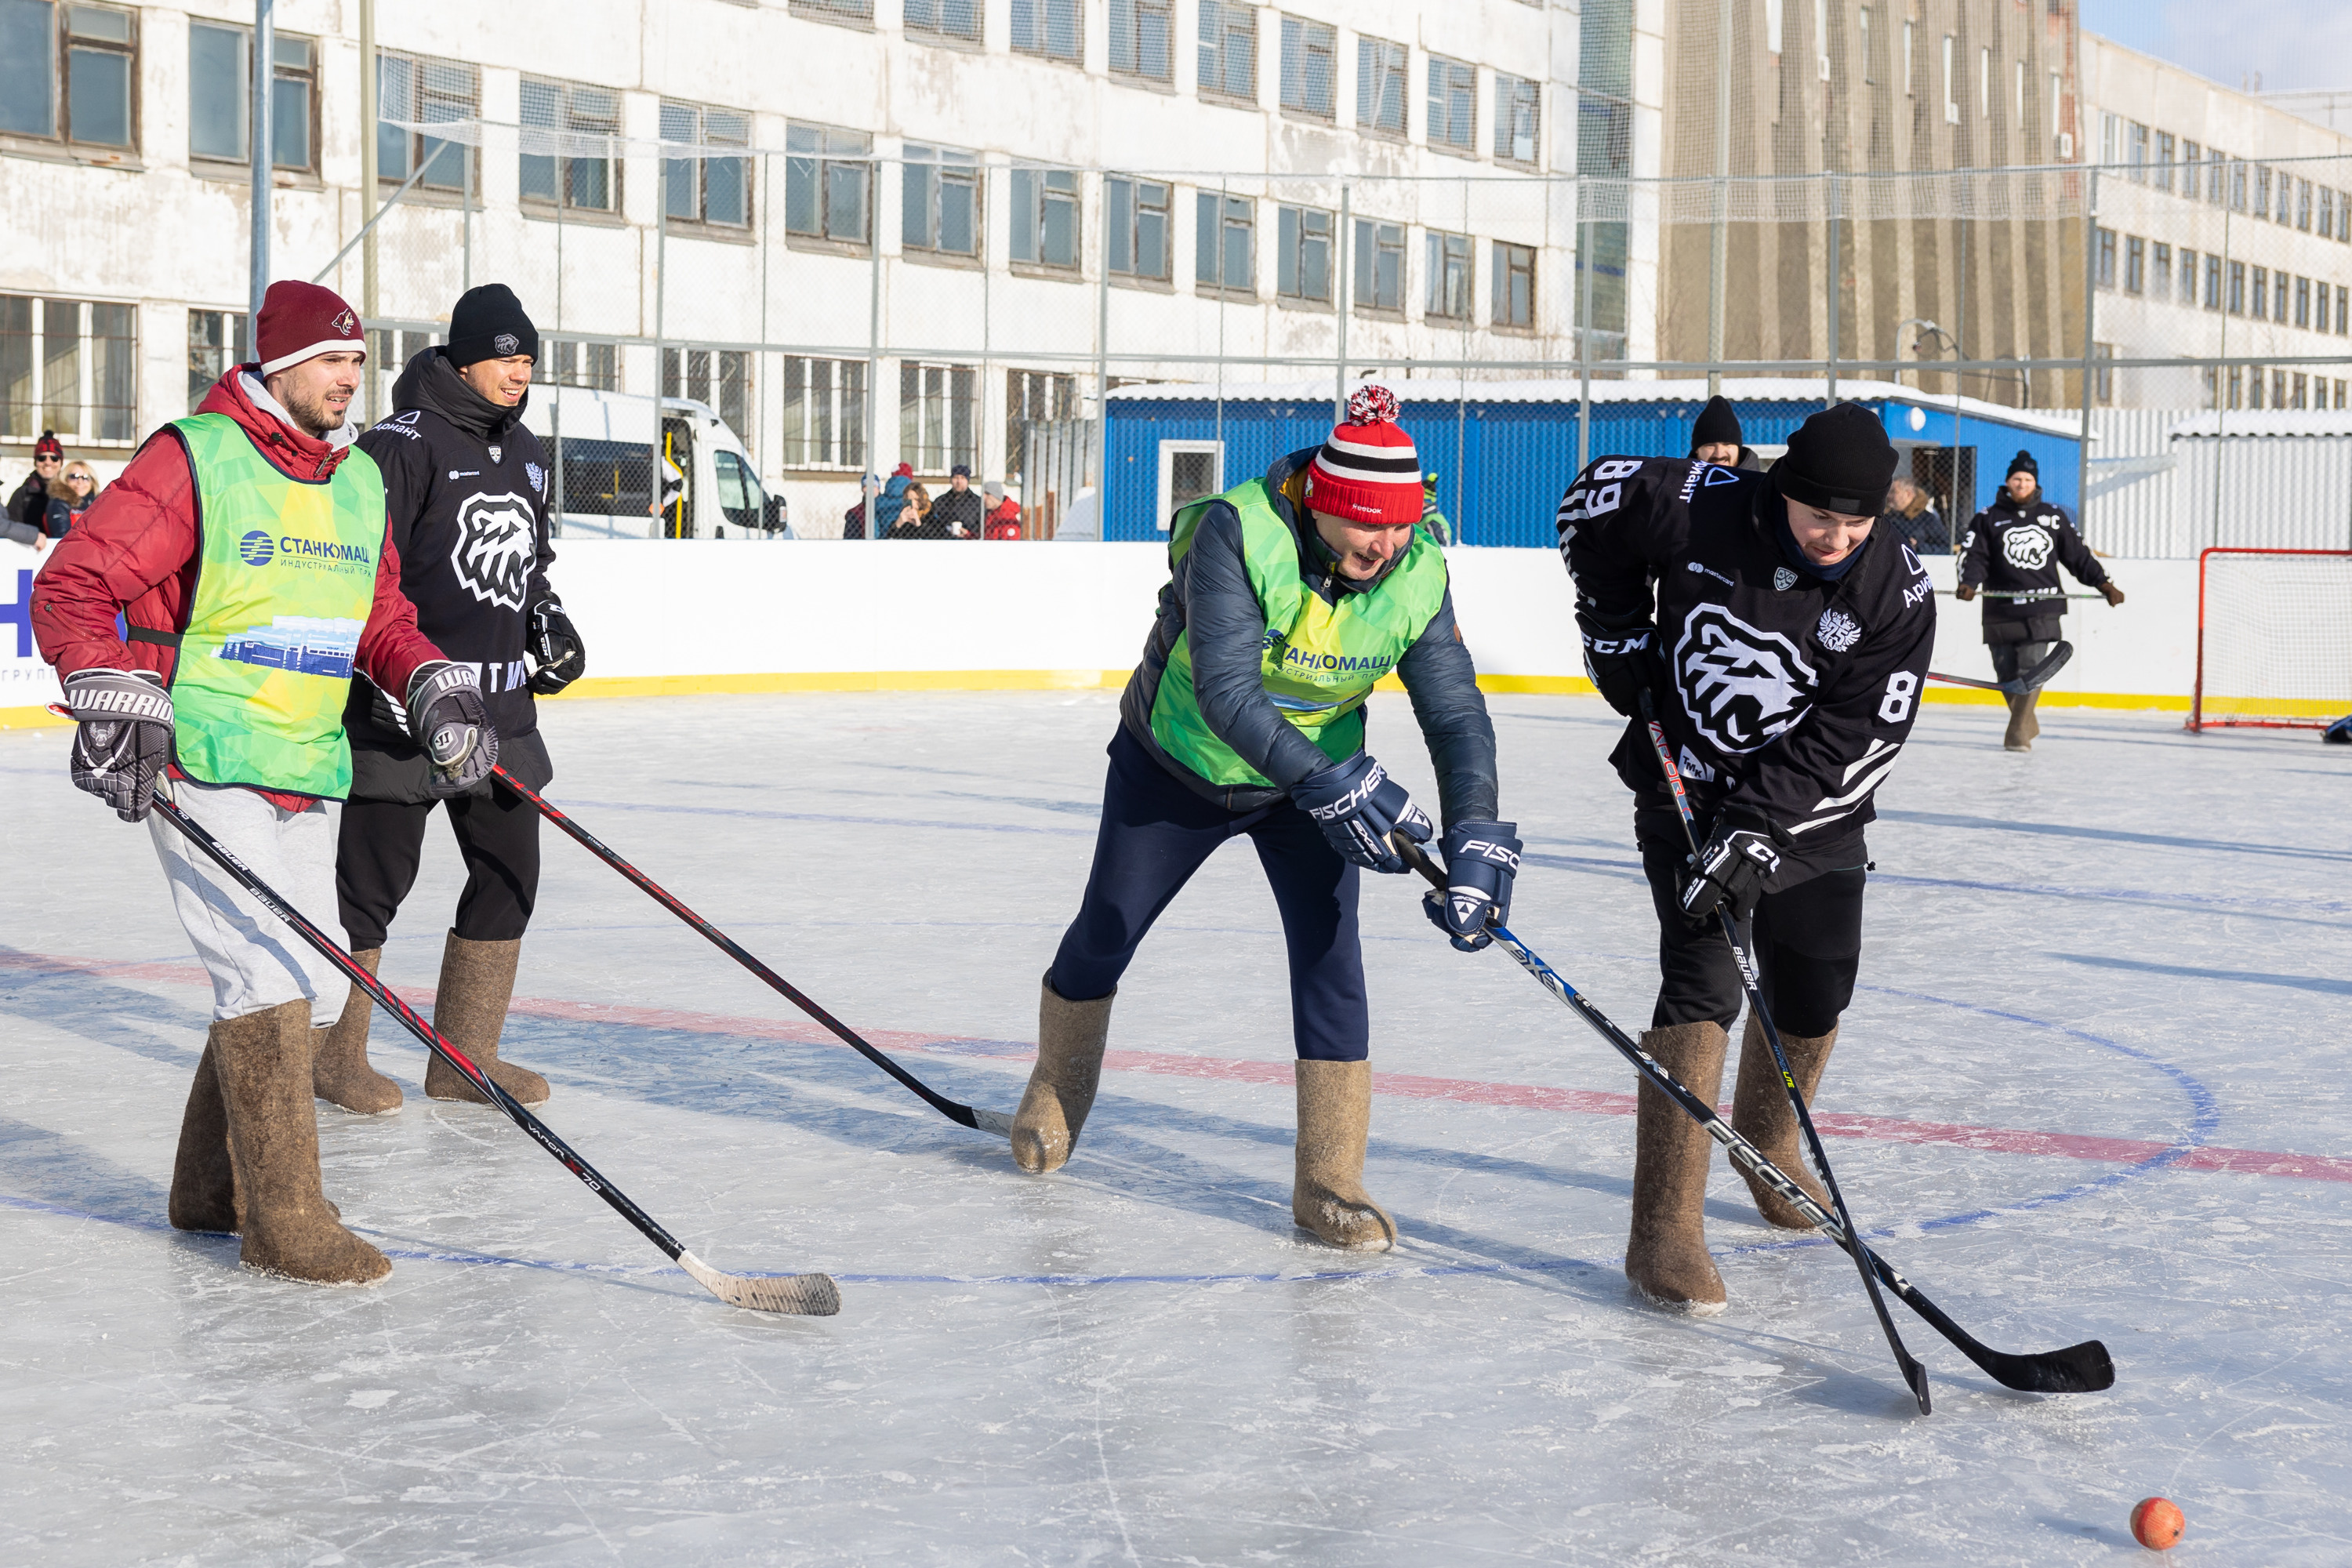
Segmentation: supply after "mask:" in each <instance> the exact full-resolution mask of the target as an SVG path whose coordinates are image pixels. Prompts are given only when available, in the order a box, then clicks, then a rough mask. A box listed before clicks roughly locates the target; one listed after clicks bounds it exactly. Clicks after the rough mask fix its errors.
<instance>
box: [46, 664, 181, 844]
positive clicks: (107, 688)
mask: <svg viewBox="0 0 2352 1568" xmlns="http://www.w3.org/2000/svg"><path fill="white" fill-rule="evenodd" d="M65 687H66V701H67V703H68V705H69V706H70V707H71V708H72V710H73V716H74V721H75V722H76V723H77V724H79V726H80V727H79V729H77V730H75V731H74V742H73V756H72V761H71V763H69V764H68V765H69V766H70V768H71V770H72V773H73V782H74V788H76V789H86V790H88V791H89V793H90V794H92V795H96V796H98V798H99V799H100V800H102V801H104V802H106V804H107V805H110V806H112V807H113V808H114V815H115V816H119V817H121V818H122V820H123V821H125V822H139V821H142V820H144V819H145V817H146V816H147V806H148V804H149V803H150V802H151V801H152V800H153V799H154V798H155V781H156V780H157V779H159V778H161V777H162V776H163V768H164V764H166V763H169V762H170V761H171V760H172V694H171V693H170V692H169V691H167V690H165V689H164V688H163V677H162V676H160V675H155V674H152V673H151V672H150V671H147V670H144V669H85V670H83V671H82V672H81V673H80V674H79V675H69V676H68V677H66V682H65Z"/></svg>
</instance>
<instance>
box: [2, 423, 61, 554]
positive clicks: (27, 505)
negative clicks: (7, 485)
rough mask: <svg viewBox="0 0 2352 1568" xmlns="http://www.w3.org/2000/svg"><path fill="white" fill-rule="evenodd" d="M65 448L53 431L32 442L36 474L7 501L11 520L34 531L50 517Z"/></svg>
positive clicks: (19, 486) (28, 475) (33, 472)
mask: <svg viewBox="0 0 2352 1568" xmlns="http://www.w3.org/2000/svg"><path fill="white" fill-rule="evenodd" d="M65 461H66V449H65V447H64V446H63V445H62V444H61V443H60V442H59V441H58V433H57V432H56V431H54V430H44V431H42V432H41V438H40V439H39V440H37V441H36V442H34V443H33V471H32V472H31V473H29V474H26V476H25V482H24V483H23V484H20V485H18V486H17V487H16V494H14V495H12V496H10V497H9V498H8V521H10V522H22V523H28V524H30V525H31V526H32V528H33V530H34V531H35V532H38V531H40V527H41V519H42V518H43V517H44V516H45V515H47V511H48V506H49V497H50V496H52V495H53V494H55V493H56V489H55V487H56V485H57V482H58V469H59V468H63V467H64V466H65Z"/></svg>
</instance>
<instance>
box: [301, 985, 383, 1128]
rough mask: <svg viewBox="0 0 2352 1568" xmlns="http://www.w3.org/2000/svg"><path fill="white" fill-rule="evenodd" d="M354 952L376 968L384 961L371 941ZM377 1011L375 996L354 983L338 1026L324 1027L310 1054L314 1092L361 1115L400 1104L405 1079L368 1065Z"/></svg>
mask: <svg viewBox="0 0 2352 1568" xmlns="http://www.w3.org/2000/svg"><path fill="white" fill-rule="evenodd" d="M352 961H353V962H354V963H358V965H359V966H360V967H361V968H362V969H364V970H366V971H367V972H368V973H370V974H373V973H376V970H377V966H378V965H379V964H381V963H383V949H382V948H380V947H371V948H368V949H367V950H365V951H364V952H354V953H352ZM374 1016H375V1001H374V999H373V997H371V996H369V995H368V994H367V993H366V992H364V991H362V990H361V989H360V988H359V987H358V986H356V985H354V986H352V994H350V995H349V996H348V997H346V998H344V1000H343V1016H341V1017H340V1018H338V1019H336V1020H335V1025H334V1027H332V1028H331V1029H326V1030H322V1031H320V1034H319V1035H318V1037H317V1045H318V1049H317V1050H316V1051H315V1052H314V1053H312V1055H311V1058H310V1092H311V1093H313V1094H315V1095H317V1096H318V1097H319V1098H320V1100H325V1101H327V1102H328V1103H329V1104H330V1105H340V1106H341V1107H342V1108H343V1109H344V1110H352V1111H357V1112H358V1113H359V1114H360V1115H362V1116H381V1115H382V1114H383V1113H384V1112H385V1111H387V1110H399V1109H400V1085H398V1084H396V1083H394V1082H393V1081H392V1079H388V1078H386V1077H384V1076H383V1074H382V1073H380V1072H378V1071H376V1070H375V1068H372V1067H370V1066H368V1058H367V1043H368V1023H369V1021H370V1020H371V1019H372V1018H373V1017H374Z"/></svg>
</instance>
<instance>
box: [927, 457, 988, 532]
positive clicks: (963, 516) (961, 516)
mask: <svg viewBox="0 0 2352 1568" xmlns="http://www.w3.org/2000/svg"><path fill="white" fill-rule="evenodd" d="M986 510H987V509H986V508H985V507H984V506H982V504H981V499H980V492H979V491H978V490H976V489H972V488H971V468H968V467H966V466H965V465H964V464H961V463H958V464H957V465H956V466H955V467H954V468H950V469H949V470H948V489H947V493H946V494H945V495H943V496H941V497H940V499H939V500H935V501H933V502H932V503H931V518H930V521H931V523H932V526H933V527H934V528H935V529H936V530H937V531H938V534H939V537H940V538H942V539H978V538H979V537H980V530H981V522H982V517H983V516H984V514H985V512H986ZM926 537H929V535H926Z"/></svg>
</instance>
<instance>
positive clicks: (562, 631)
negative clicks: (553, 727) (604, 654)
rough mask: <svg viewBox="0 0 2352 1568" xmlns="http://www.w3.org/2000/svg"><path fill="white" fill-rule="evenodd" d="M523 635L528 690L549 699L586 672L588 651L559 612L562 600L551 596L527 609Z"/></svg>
mask: <svg viewBox="0 0 2352 1568" xmlns="http://www.w3.org/2000/svg"><path fill="white" fill-rule="evenodd" d="M529 619H530V626H529V629H528V631H527V632H526V633H525V636H526V638H527V646H528V647H529V650H530V657H531V662H532V664H533V665H534V666H535V668H533V669H532V670H531V672H530V689H531V690H532V691H533V692H534V693H536V694H537V695H539V696H541V697H552V696H554V695H555V694H556V693H557V692H559V691H561V690H562V689H564V688H565V687H567V686H569V685H571V684H572V682H573V681H575V680H577V679H580V678H581V677H582V676H583V675H585V674H586V673H587V672H588V649H587V647H586V645H585V644H583V643H582V642H581V640H580V632H579V628H577V627H576V626H573V625H572V617H571V616H567V615H565V614H564V613H563V601H562V600H561V599H558V598H555V597H553V596H552V595H551V596H549V597H547V598H544V599H541V601H540V602H539V603H538V604H536V605H532V606H531V607H530V617H529Z"/></svg>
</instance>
